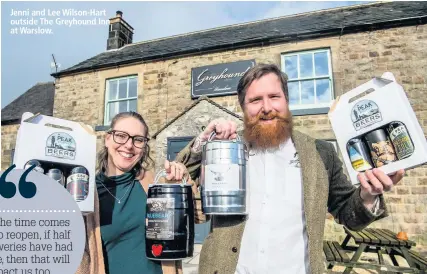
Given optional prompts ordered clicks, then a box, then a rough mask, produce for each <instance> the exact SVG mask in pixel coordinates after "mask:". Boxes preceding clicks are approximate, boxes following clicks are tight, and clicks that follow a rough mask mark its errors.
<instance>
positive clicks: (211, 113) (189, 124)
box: [155, 100, 243, 169]
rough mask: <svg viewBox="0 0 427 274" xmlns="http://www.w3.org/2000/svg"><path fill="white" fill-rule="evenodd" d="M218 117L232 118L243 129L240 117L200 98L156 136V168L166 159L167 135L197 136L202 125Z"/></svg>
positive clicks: (160, 166)
mask: <svg viewBox="0 0 427 274" xmlns="http://www.w3.org/2000/svg"><path fill="white" fill-rule="evenodd" d="M218 118H223V119H226V120H232V121H234V122H235V123H236V124H237V125H238V127H237V129H238V130H241V129H243V122H242V121H241V120H240V119H238V118H236V117H235V116H233V115H231V114H229V113H227V112H225V111H223V110H221V109H220V108H218V107H217V106H214V105H213V104H211V103H210V102H208V101H207V100H201V101H200V102H199V103H198V104H197V105H195V106H194V107H193V108H191V109H190V110H188V111H187V112H186V113H185V114H184V115H182V116H181V117H179V118H178V119H177V120H176V121H174V122H173V123H172V124H171V125H170V126H168V127H167V128H165V129H164V130H162V131H161V132H160V133H159V134H158V135H157V136H156V147H155V151H156V158H155V159H156V167H157V169H159V168H162V167H163V162H164V160H165V159H166V156H167V138H168V137H183V136H197V135H198V134H199V133H201V132H202V131H203V130H202V127H205V126H207V125H208V124H209V122H210V121H212V120H214V119H218Z"/></svg>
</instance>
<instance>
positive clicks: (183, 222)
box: [145, 170, 194, 260]
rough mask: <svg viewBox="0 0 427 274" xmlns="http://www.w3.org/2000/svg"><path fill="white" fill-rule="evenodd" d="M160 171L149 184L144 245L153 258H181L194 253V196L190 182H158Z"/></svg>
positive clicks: (161, 175) (148, 254) (149, 255)
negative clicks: (152, 182)
mask: <svg viewBox="0 0 427 274" xmlns="http://www.w3.org/2000/svg"><path fill="white" fill-rule="evenodd" d="M164 176H166V171H165V170H163V171H160V172H159V173H158V174H157V175H156V178H155V179H154V184H150V185H149V187H148V195H147V207H146V226H145V247H146V255H147V258H149V259H151V260H182V259H185V258H188V257H192V256H193V250H194V199H193V192H192V189H191V185H190V184H187V183H186V182H185V180H183V182H182V184H158V179H159V178H160V177H164Z"/></svg>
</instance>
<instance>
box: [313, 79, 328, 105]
mask: <svg viewBox="0 0 427 274" xmlns="http://www.w3.org/2000/svg"><path fill="white" fill-rule="evenodd" d="M316 96H317V102H319V103H328V102H330V101H331V89H330V84H329V79H322V80H316Z"/></svg>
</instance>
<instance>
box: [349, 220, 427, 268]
mask: <svg viewBox="0 0 427 274" xmlns="http://www.w3.org/2000/svg"><path fill="white" fill-rule="evenodd" d="M344 230H345V233H346V234H347V235H346V237H345V239H344V241H343V243H342V244H341V248H342V249H343V250H346V251H356V252H355V253H354V255H353V257H352V258H351V259H350V261H349V262H348V263H347V264H346V270H345V271H344V272H343V273H350V271H351V270H352V269H353V267H357V266H362V267H366V268H371V267H373V268H379V269H380V270H381V271H384V270H385V271H398V272H405V273H425V271H423V270H422V269H423V263H425V262H424V260H425V259H423V258H421V257H419V258H417V257H416V256H417V255H418V254H416V253H413V252H411V251H410V249H411V247H413V246H415V245H416V244H415V242H413V241H410V240H400V239H397V237H396V234H395V233H393V232H392V231H390V230H388V229H378V228H366V229H363V230H361V231H358V232H356V231H351V230H349V229H348V228H346V227H344ZM350 239H353V240H354V242H355V243H356V245H357V246H356V247H355V246H349V245H348V243H349V241H350ZM363 252H373V253H376V254H377V255H378V261H379V264H371V263H370V264H363V265H362V264H361V263H358V260H359V258H360V256H361V255H362V253H363ZM383 254H388V255H389V256H390V258H391V261H392V262H393V265H394V266H390V265H385V264H384V258H383ZM396 255H400V256H401V257H403V258H404V259H405V260H406V262H407V263H408V265H409V267H407V266H406V267H404V266H399V264H398V262H397V260H396V257H395V256H396ZM424 266H425V265H424Z"/></svg>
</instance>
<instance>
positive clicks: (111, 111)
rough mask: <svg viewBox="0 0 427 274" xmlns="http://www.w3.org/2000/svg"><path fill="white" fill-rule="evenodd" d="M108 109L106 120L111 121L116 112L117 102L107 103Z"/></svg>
mask: <svg viewBox="0 0 427 274" xmlns="http://www.w3.org/2000/svg"><path fill="white" fill-rule="evenodd" d="M108 109H109V112H108V122H111V120H112V119H113V117H114V116H115V115H116V114H117V110H118V102H115V103H109V106H108Z"/></svg>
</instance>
